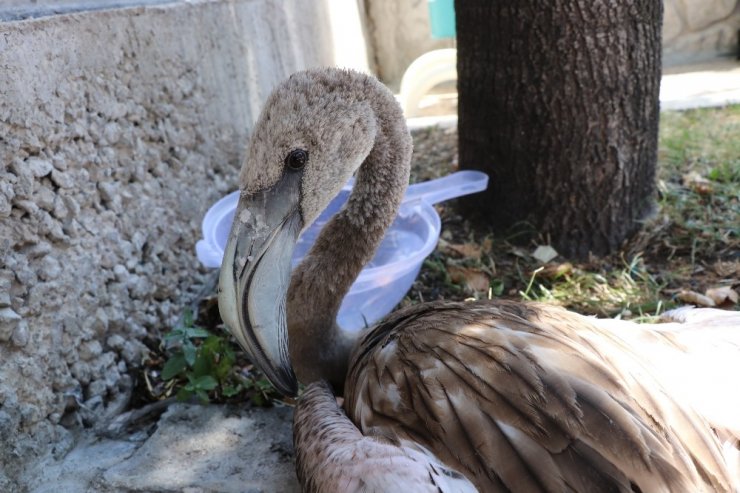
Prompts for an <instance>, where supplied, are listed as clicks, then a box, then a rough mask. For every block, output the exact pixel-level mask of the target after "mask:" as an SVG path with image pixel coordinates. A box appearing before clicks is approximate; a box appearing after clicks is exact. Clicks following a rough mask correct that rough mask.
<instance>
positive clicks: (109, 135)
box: [103, 122, 121, 145]
mask: <svg viewBox="0 0 740 493" xmlns="http://www.w3.org/2000/svg"><path fill="white" fill-rule="evenodd" d="M103 137H104V138H105V141H106V143H107V144H108V145H114V144H116V143H117V142H118V141H119V140H120V139H121V127H120V126H119V125H118V124H117V123H115V122H110V123H107V124H106V125H105V127H104V128H103Z"/></svg>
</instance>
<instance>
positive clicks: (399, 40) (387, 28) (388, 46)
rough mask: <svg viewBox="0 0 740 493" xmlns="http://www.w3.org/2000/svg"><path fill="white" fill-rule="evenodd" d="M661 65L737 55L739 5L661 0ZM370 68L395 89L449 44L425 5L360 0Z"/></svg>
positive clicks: (739, 0)
mask: <svg viewBox="0 0 740 493" xmlns="http://www.w3.org/2000/svg"><path fill="white" fill-rule="evenodd" d="M664 1H665V16H664V22H663V61H664V64H666V65H678V64H683V63H690V62H696V61H704V60H709V59H712V58H715V57H717V56H727V55H732V54H735V53H737V46H738V40H737V36H738V30H739V29H740V0H664ZM364 8H365V11H366V22H367V23H368V26H367V32H368V34H369V41H370V43H371V45H372V50H373V55H374V60H373V66H374V68H375V70H376V71H377V74H378V76H379V77H380V78H381V79H382V80H383V81H384V82H385V83H386V84H389V85H390V86H391V87H393V88H394V89H396V90H398V87H399V86H400V83H401V78H402V77H403V73H404V72H405V71H406V69H407V68H408V66H409V65H410V64H411V62H413V61H414V60H415V59H416V58H418V57H419V56H421V55H423V54H424V53H426V52H428V51H431V50H436V49H439V48H449V47H454V41H452V40H444V39H443V40H438V39H432V37H431V32H430V28H429V13H428V7H427V0H400V1H399V0H364Z"/></svg>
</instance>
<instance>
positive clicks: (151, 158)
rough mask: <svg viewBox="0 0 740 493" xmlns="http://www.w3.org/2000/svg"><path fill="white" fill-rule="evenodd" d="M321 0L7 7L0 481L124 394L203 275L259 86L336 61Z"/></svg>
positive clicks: (1, 113)
mask: <svg viewBox="0 0 740 493" xmlns="http://www.w3.org/2000/svg"><path fill="white" fill-rule="evenodd" d="M327 16H328V14H327V7H326V4H325V2H324V1H323V0H210V1H209V0H188V1H181V2H172V3H168V4H166V5H158V6H148V7H137V8H129V9H117V10H109V11H108V10H103V11H96V12H87V13H85V12H82V13H75V14H71V15H54V16H48V17H41V18H36V19H32V20H25V21H13V22H4V23H0V67H2V70H0V362H2V363H1V364H0V491H14V487H17V485H15V486H14V482H13V481H14V478H15V477H17V476H18V474H19V472H20V469H21V468H22V467H23V466H24V464H28V463H30V462H32V461H33V459H34V458H35V457H38V456H39V455H42V454H44V453H47V452H49V451H51V452H52V453H54V454H60V455H63V454H64V452H65V451H66V450H67V449H68V447H69V446H71V443H72V442H73V439H72V436H73V435H72V432H71V431H70V430H74V428H75V427H76V426H80V425H83V426H91V425H92V424H93V423H94V422H95V420H96V419H97V417H99V416H100V415H101V414H102V413H103V412H104V409H105V408H106V406H109V404H110V403H113V402H119V403H120V401H125V398H126V396H127V395H128V392H129V391H130V389H131V378H130V376H128V375H127V373H128V370H129V369H130V368H131V367H132V366H135V365H137V364H139V362H140V358H141V354H142V351H143V350H144V346H143V344H142V342H141V341H142V340H144V338H146V337H147V335H148V334H158V333H161V331H163V330H167V328H169V327H170V326H171V325H172V324H173V322H174V321H175V319H176V318H177V317H178V315H179V314H180V313H179V312H180V310H181V309H182V307H183V306H184V304H185V303H186V302H187V301H188V300H189V299H190V298H191V297H192V296H193V293H194V292H195V291H197V290H198V289H199V286H200V285H201V283H202V282H203V279H204V274H205V273H204V271H203V270H202V269H200V268H199V266H198V263H197V260H196V258H195V254H194V243H195V241H196V240H197V238H198V236H199V223H200V220H201V218H202V215H203V213H204V212H205V210H206V209H207V207H208V206H209V204H210V203H212V202H213V201H214V200H215V199H217V198H218V197H220V196H221V195H222V194H224V193H225V192H227V191H229V190H231V189H233V188H234V186H235V183H236V177H237V171H238V166H239V163H240V161H241V156H242V153H243V149H244V146H245V144H246V138H247V135H248V132H249V129H250V127H251V125H252V122H253V121H254V119H255V118H256V115H257V112H258V111H259V108H260V107H261V104H262V102H263V101H264V99H265V98H266V97H267V95H268V93H269V91H270V90H271V88H272V87H273V86H274V84H276V83H277V82H278V81H279V80H281V79H283V78H284V77H286V76H287V75H288V74H290V73H291V72H293V71H295V70H299V69H302V68H305V67H309V66H315V65H327V64H331V63H332V62H333V53H332V48H331V41H330V39H331V38H330V34H328V32H327V29H326V19H327Z"/></svg>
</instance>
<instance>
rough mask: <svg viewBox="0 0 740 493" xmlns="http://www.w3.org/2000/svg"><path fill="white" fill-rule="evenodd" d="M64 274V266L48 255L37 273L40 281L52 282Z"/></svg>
mask: <svg viewBox="0 0 740 493" xmlns="http://www.w3.org/2000/svg"><path fill="white" fill-rule="evenodd" d="M61 272H62V266H61V264H60V263H59V261H58V260H57V259H56V258H54V257H53V256H51V255H47V256H45V257H44V258H43V260H41V267H39V270H38V271H37V272H36V274H37V275H38V276H39V278H40V279H42V280H44V281H50V280H52V279H56V278H57V277H59V274H60V273H61Z"/></svg>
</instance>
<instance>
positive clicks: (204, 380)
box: [192, 375, 218, 390]
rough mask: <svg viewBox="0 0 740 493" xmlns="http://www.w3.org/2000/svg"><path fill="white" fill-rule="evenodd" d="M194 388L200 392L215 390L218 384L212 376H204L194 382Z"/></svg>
mask: <svg viewBox="0 0 740 493" xmlns="http://www.w3.org/2000/svg"><path fill="white" fill-rule="evenodd" d="M192 383H193V386H194V387H195V388H196V389H200V390H213V389H215V388H216V387H217V386H218V382H217V381H216V379H215V378H213V377H212V376H210V375H203V376H202V377H198V378H196V379H195V380H193V382H192Z"/></svg>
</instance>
